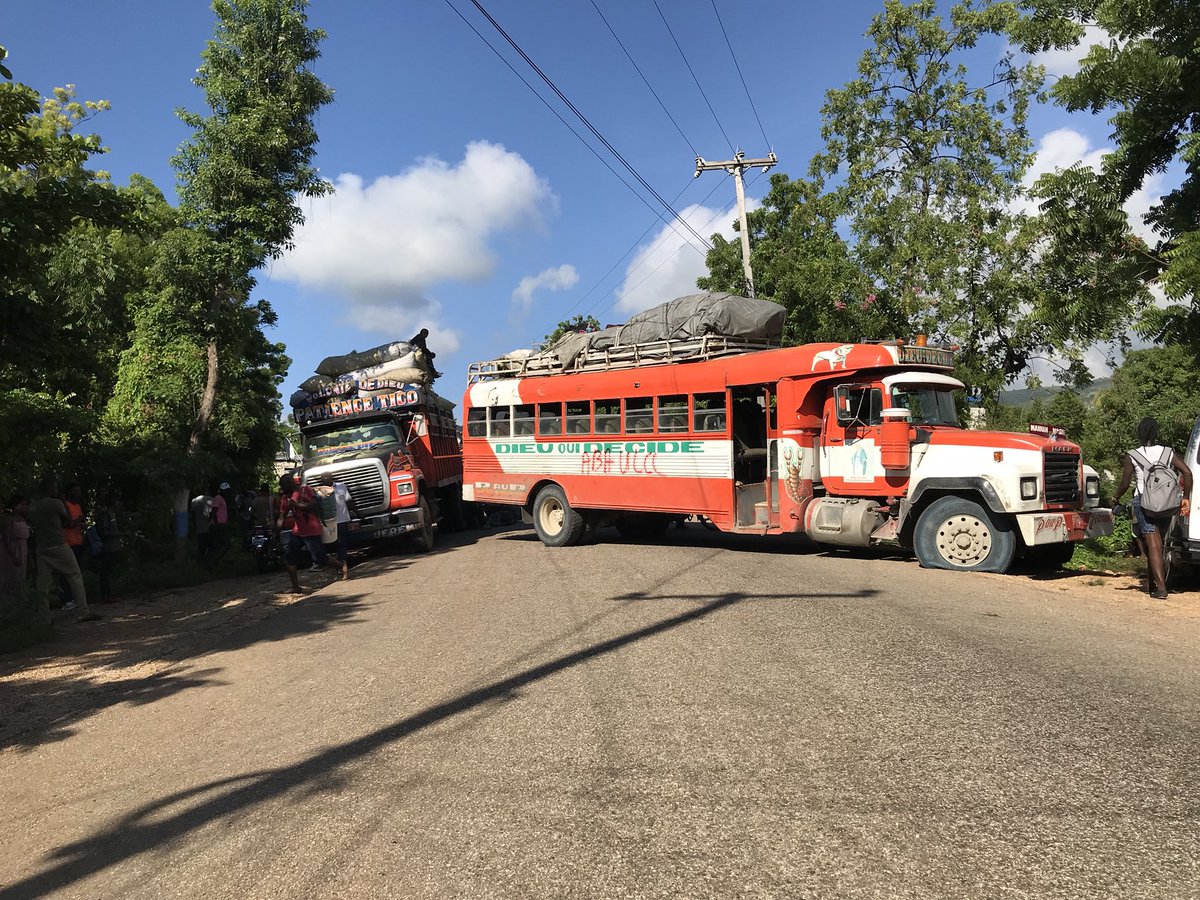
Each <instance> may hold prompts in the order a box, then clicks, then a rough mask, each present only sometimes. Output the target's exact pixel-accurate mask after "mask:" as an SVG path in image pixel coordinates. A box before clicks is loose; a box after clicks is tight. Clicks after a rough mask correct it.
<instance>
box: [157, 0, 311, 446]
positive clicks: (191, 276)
mask: <svg viewBox="0 0 1200 900" xmlns="http://www.w3.org/2000/svg"><path fill="white" fill-rule="evenodd" d="M306 7H307V0H214V3H213V9H214V11H215V12H216V14H217V26H216V31H215V34H214V37H213V39H212V40H211V41H209V43H208V46H207V48H206V49H205V50H204V52H203V54H202V60H203V61H202V64H201V66H200V68H199V69H198V71H197V75H196V78H195V83H196V85H197V86H199V87H200V88H202V89H203V91H204V94H205V99H206V100H207V103H208V107H209V114H208V115H206V116H202V115H200V114H198V113H193V112H187V111H180V113H179V115H180V118H182V119H183V121H184V122H185V123H186V124H188V125H189V126H190V127H191V128H192V129H193V132H194V133H193V135H192V137H191V139H190V140H189V141H188V142H187V143H186V144H185V145H184V146H183V148H182V149H181V150H180V152H179V154H178V155H177V156H176V157H175V159H174V164H175V168H176V172H177V174H178V179H179V198H180V213H181V215H182V217H183V221H184V224H185V225H186V226H187V227H188V228H189V229H190V232H191V233H190V234H189V235H188V237H187V238H184V239H181V240H180V241H179V242H178V243H176V244H175V245H174V247H173V248H172V250H171V252H174V253H176V254H177V255H176V256H175V258H174V259H172V260H171V261H170V266H173V267H174V268H173V269H172V271H173V272H174V273H175V275H176V276H177V279H178V280H176V281H174V282H173V283H170V284H168V285H164V289H166V290H168V291H170V292H177V293H178V294H179V295H180V300H181V301H182V302H183V303H184V304H185V305H186V306H187V307H188V309H190V310H192V311H194V312H198V313H199V315H200V317H201V322H200V324H201V325H202V329H201V332H202V333H203V334H204V335H205V338H206V347H205V381H204V385H203V388H202V389H201V391H200V392H199V394H198V401H197V404H196V414H195V417H194V420H193V423H192V429H191V434H190V437H189V440H188V450H189V453H190V454H191V455H193V456H194V455H196V454H197V453H198V452H199V450H200V449H201V445H202V442H203V440H204V438H205V436H206V435H207V433H208V431H209V429H210V428H211V426H212V423H213V417H214V415H216V414H217V413H218V412H219V408H218V396H217V394H218V381H219V378H220V373H221V372H222V371H227V370H228V367H227V366H225V367H223V366H222V365H221V363H222V358H223V357H225V358H226V360H227V362H228V361H230V357H232V358H233V360H236V359H237V358H238V357H239V355H240V353H239V348H237V347H234V348H230V347H227V346H225V344H226V343H227V342H228V341H229V340H230V339H231V338H232V337H233V336H234V335H237V334H238V333H241V332H243V326H244V323H245V322H246V321H248V318H247V316H249V317H250V318H253V316H254V313H253V309H260V312H261V313H262V314H263V315H265V316H266V319H271V320H272V321H273V318H272V317H273V314H272V313H270V311H269V309H267V308H263V307H260V306H258V305H257V304H256V305H253V306H252V305H251V304H250V300H249V295H250V291H251V290H252V289H253V287H254V284H255V281H254V275H253V273H254V271H255V270H256V269H258V268H259V267H260V266H262V265H263V264H264V263H265V262H266V261H267V260H269V259H272V258H275V257H278V256H279V255H280V254H281V253H282V252H283V251H284V250H285V249H286V248H287V247H288V246H289V243H290V241H291V238H292V233H293V231H294V229H295V227H296V226H297V225H298V224H300V223H301V222H302V221H303V215H302V213H301V212H300V210H299V208H298V207H297V206H296V203H295V200H296V197H297V195H304V196H310V197H311V196H318V195H320V194H323V193H326V192H327V191H328V190H330V186H329V183H328V182H326V181H324V180H322V179H321V178H320V175H319V173H318V171H317V169H316V168H315V166H314V165H313V158H314V156H315V154H316V144H317V133H316V128H315V126H314V124H313V118H314V117H315V115H316V113H317V111H318V110H319V109H320V108H321V107H322V106H323V105H325V104H327V103H329V102H330V101H331V100H332V98H333V94H332V91H330V89H329V88H328V87H327V86H326V85H325V84H324V83H323V82H322V81H321V80H320V79H319V78H318V77H317V76H316V75H315V74H314V73H313V72H312V69H311V66H312V64H313V63H314V62H315V61H316V60H317V59H318V57H319V56H320V51H319V45H320V42H321V40H322V38H323V37H324V32H322V31H321V30H319V29H314V28H310V27H309V26H308V19H307V15H306V12H305V10H306ZM205 242H207V244H206V243H205ZM185 298H186V299H185ZM176 308H178V307H176ZM266 319H264V320H263V321H266ZM251 340H253V338H251ZM231 349H232V351H233V352H232V353H231V352H229V351H230V350H231ZM234 365H235V366H236V365H237V363H236V362H234Z"/></svg>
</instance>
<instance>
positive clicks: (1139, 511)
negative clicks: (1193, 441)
mask: <svg viewBox="0 0 1200 900" xmlns="http://www.w3.org/2000/svg"><path fill="white" fill-rule="evenodd" d="M1137 434H1138V442H1139V444H1140V446H1138V447H1134V448H1133V449H1132V450H1130V451H1129V452H1128V453H1126V454H1125V468H1124V470H1123V471H1122V472H1121V483H1120V484H1119V485H1118V486H1117V493H1116V497H1115V499H1116V500H1118V501H1119V500H1120V499H1121V498H1122V497H1123V496H1124V495H1125V491H1126V490H1127V489H1128V488H1129V483H1130V482H1131V481H1134V478H1135V476H1136V486H1135V487H1134V491H1133V502H1132V503H1131V504H1130V505H1131V506H1132V509H1133V531H1134V535H1135V537H1137V542H1138V547H1139V548H1140V549H1141V551H1142V557H1143V558H1144V559H1145V560H1146V564H1147V566H1148V567H1149V570H1150V571H1149V575H1148V576H1147V579H1146V582H1147V583H1146V587H1147V590H1149V591H1150V596H1151V597H1153V598H1154V599H1155V600H1166V599H1167V578H1166V568H1165V566H1164V565H1163V539H1164V536H1165V535H1166V533H1167V530H1168V529H1169V528H1170V527H1171V518H1172V517H1173V516H1177V515H1179V516H1186V515H1187V514H1188V512H1189V511H1190V509H1189V507H1190V502H1189V500H1188V498H1189V497H1191V495H1192V473H1191V472H1190V471H1189V470H1188V467H1187V466H1185V465H1184V464H1183V463H1182V462H1180V460H1179V457H1178V455H1176V453H1175V451H1174V450H1172V449H1171V448H1170V447H1165V446H1163V445H1162V444H1161V443H1160V439H1159V436H1158V422H1157V421H1156V420H1154V419H1152V418H1151V417H1149V416H1147V417H1146V418H1144V419H1142V421H1140V422H1138V427H1137Z"/></svg>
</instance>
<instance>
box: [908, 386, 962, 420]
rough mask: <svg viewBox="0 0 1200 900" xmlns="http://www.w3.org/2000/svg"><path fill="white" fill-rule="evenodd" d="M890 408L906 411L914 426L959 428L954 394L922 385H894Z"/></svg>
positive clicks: (943, 389)
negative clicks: (949, 426) (910, 416)
mask: <svg viewBox="0 0 1200 900" xmlns="http://www.w3.org/2000/svg"><path fill="white" fill-rule="evenodd" d="M892 406H893V407H899V408H900V409H907V410H908V411H909V413H910V414H911V415H912V423H913V424H914V425H953V426H954V427H956V428H957V427H959V422H958V409H957V408H956V407H955V405H954V392H953V391H949V390H946V389H945V388H938V387H932V386H930V385H923V384H904V385H899V384H898V385H895V386H894V387H893V388H892Z"/></svg>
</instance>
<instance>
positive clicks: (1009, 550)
mask: <svg viewBox="0 0 1200 900" xmlns="http://www.w3.org/2000/svg"><path fill="white" fill-rule="evenodd" d="M913 547H914V549H915V550H916V551H917V559H918V560H920V562H921V565H922V566H924V567H925V568H927V569H956V570H958V571H963V572H1007V571H1008V567H1009V564H1010V563H1012V560H1013V556H1014V555H1015V554H1016V550H1017V536H1016V535H1015V534H1013V532H1012V529H1011V528H1008V527H1006V526H1005V525H1004V523H1002V522H997V521H996V520H995V519H993V518H992V516H991V514H990V513H989V512H988V511H987V510H986V509H984V508H983V507H982V506H980V505H979V504H978V503H975V502H974V501H973V500H967V499H964V498H962V497H942V498H941V499H939V500H935V501H934V502H933V503H932V504H930V506H929V508H928V509H926V510H925V512H923V513H921V518H920V519H918V520H917V527H916V529H915V531H914V532H913Z"/></svg>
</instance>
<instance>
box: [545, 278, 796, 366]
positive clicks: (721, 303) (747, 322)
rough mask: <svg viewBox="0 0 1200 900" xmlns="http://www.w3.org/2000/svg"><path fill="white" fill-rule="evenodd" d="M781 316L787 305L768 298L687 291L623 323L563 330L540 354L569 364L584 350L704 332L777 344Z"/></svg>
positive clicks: (690, 336)
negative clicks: (586, 330)
mask: <svg viewBox="0 0 1200 900" xmlns="http://www.w3.org/2000/svg"><path fill="white" fill-rule="evenodd" d="M785 319H787V310H786V309H784V308H783V307H782V306H780V305H779V304H778V303H772V302H771V301H769V300H752V299H750V298H749V297H739V296H737V295H736V294H727V293H723V292H708V293H704V294H691V295H689V296H687V297H680V298H678V299H676V300H670V301H668V302H667V303H661V304H659V305H658V306H655V307H653V308H652V309H648V310H646V311H645V312H640V313H638V314H637V315H635V316H631V317H630V319H629V321H628V322H626V323H625V324H624V325H614V326H612V327H611V328H605V329H603V330H601V331H592V332H586V333H576V332H571V333H569V334H565V335H563V336H562V337H561V338H559V340H558V341H556V342H555V344H554V345H553V346H552V347H550V348H548V349H547V350H546V351H545V354H552V355H553V356H555V357H557V358H558V362H559V363H560V364H561V365H562V366H563V367H564V368H568V367H570V366H571V365H572V364H573V363H574V362H575V360H576V359H577V358H578V357H579V355H580V354H581V353H583V352H584V351H585V350H603V349H608V348H612V347H619V346H629V345H632V344H647V343H652V342H654V341H687V340H692V339H695V338H701V337H704V336H705V335H707V334H719V335H724V336H725V337H734V338H740V339H743V340H752V341H765V342H769V343H773V344H778V343H780V341H782V339H783V323H784V320H785Z"/></svg>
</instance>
